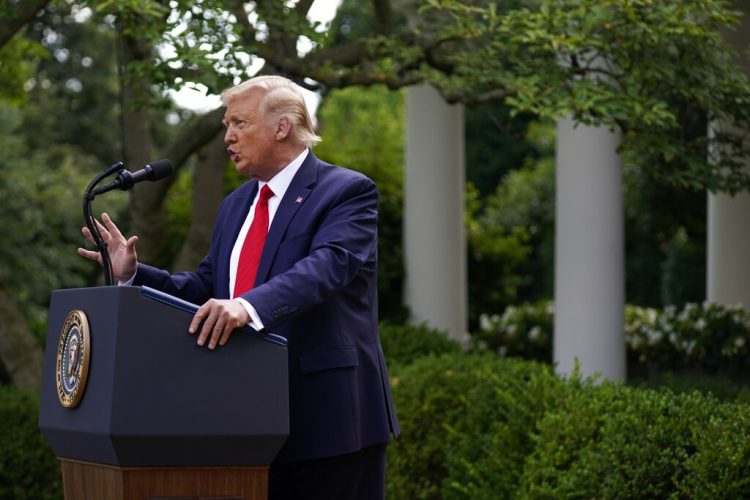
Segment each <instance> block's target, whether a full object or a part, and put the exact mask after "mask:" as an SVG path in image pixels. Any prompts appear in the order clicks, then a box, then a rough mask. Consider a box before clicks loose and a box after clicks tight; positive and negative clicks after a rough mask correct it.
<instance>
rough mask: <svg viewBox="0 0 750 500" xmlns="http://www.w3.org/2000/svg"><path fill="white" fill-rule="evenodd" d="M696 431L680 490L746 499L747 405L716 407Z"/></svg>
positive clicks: (749, 475)
mask: <svg viewBox="0 0 750 500" xmlns="http://www.w3.org/2000/svg"><path fill="white" fill-rule="evenodd" d="M696 434H697V435H696V438H695V445H696V452H695V454H693V455H692V456H690V457H689V458H688V459H687V462H686V467H687V471H688V473H687V474H686V475H685V476H684V477H683V478H682V480H681V481H680V483H679V484H678V487H679V489H680V491H681V492H682V493H683V494H685V495H687V496H688V497H689V498H750V406H747V405H744V404H738V405H729V404H725V405H722V406H721V407H718V408H716V409H715V412H714V415H713V416H712V417H711V418H710V419H709V421H708V422H707V424H706V425H705V426H704V427H703V428H702V429H700V430H699V432H697V433H696Z"/></svg>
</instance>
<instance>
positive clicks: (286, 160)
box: [79, 76, 399, 499]
mask: <svg viewBox="0 0 750 500" xmlns="http://www.w3.org/2000/svg"><path fill="white" fill-rule="evenodd" d="M222 102H223V103H224V104H225V105H226V107H227V108H226V113H225V115H224V124H225V125H226V134H225V138H224V140H225V142H226V143H227V145H228V149H227V151H228V153H229V156H230V158H231V160H232V161H234V163H235V167H236V169H237V171H238V172H240V173H242V174H244V175H246V176H247V177H249V178H250V181H249V182H247V183H245V184H244V185H242V186H241V187H240V188H238V189H237V190H236V191H234V192H233V193H232V194H230V195H229V196H228V197H227V198H226V199H225V200H224V202H223V203H222V205H221V207H220V209H219V213H218V216H217V220H216V224H215V227H214V232H213V237H212V240H211V248H210V251H209V254H208V255H207V256H206V257H205V258H204V259H203V261H202V262H201V263H200V265H199V266H198V269H197V270H196V271H195V272H190V273H177V274H170V273H168V272H166V271H163V270H160V269H156V268H154V267H151V266H148V265H146V264H142V263H139V262H138V261H137V256H136V249H135V244H136V241H137V239H138V238H137V236H132V237H130V238H128V239H126V238H125V237H124V236H123V235H122V234H121V232H120V231H119V230H118V228H117V226H116V225H115V224H114V223H113V222H112V220H111V219H110V218H109V217H108V216H107V215H106V214H103V215H102V222H103V227H102V236H103V238H104V240H105V241H106V242H107V243H108V247H109V250H110V254H111V260H112V267H113V275H114V277H115V278H117V279H118V280H119V281H120V282H121V283H125V284H133V285H148V286H151V287H154V288H157V289H160V290H162V291H164V292H167V293H170V294H173V295H176V296H178V297H181V298H183V299H185V300H188V301H191V302H194V303H197V304H202V306H201V307H200V309H199V310H198V312H197V313H196V314H195V316H194V318H193V320H192V322H191V324H190V327H189V331H190V333H193V334H197V335H198V338H197V343H198V344H199V345H201V346H203V345H207V347H208V348H209V349H214V348H217V347H218V346H224V345H225V344H227V342H228V340H229V338H230V336H231V334H232V331H233V330H234V329H235V328H237V327H239V326H243V325H246V324H250V325H251V326H253V327H254V328H256V329H257V330H261V331H270V332H274V333H277V334H280V335H283V336H284V337H286V338H287V340H288V349H289V406H290V409H289V411H290V435H289V438H288V440H287V442H286V443H285V445H284V447H283V448H282V450H281V452H280V453H279V455H278V457H277V458H276V460H275V461H274V463H273V464H272V465H271V468H270V473H269V497H270V498H271V499H287V498H288V499H304V498H321V499H323V498H326V499H346V498H351V499H367V498H383V497H384V481H385V448H386V444H387V442H388V441H389V439H390V435H391V434H393V435H398V433H399V426H398V422H397V420H396V415H395V413H394V410H393V403H392V399H391V392H390V387H389V382H388V374H387V371H386V366H385V361H384V359H383V352H382V348H381V346H380V340H379V337H378V319H377V290H376V281H377V279H376V274H377V232H376V227H377V190H376V188H375V185H374V184H373V182H372V181H371V180H370V179H368V178H367V177H365V176H363V175H361V174H359V173H356V172H353V171H351V170H347V169H344V168H341V167H337V166H334V165H330V164H328V163H325V162H322V161H320V160H319V159H318V158H316V157H315V155H313V153H312V151H310V147H311V146H313V145H314V144H315V143H316V142H318V141H319V140H320V138H319V137H318V136H317V135H315V132H314V130H313V126H312V121H311V119H310V116H309V114H308V112H307V109H306V107H305V103H304V99H303V97H302V94H301V92H300V90H299V88H298V87H297V86H296V85H295V84H294V83H292V82H291V81H289V80H287V79H286V78H282V77H277V76H262V77H257V78H253V79H251V80H248V81H246V82H244V83H242V84H240V85H238V86H236V87H233V88H231V89H229V90H227V91H225V92H224V93H223V94H222ZM259 227H261V228H262V229H259ZM266 227H267V229H266ZM83 232H84V235H85V236H86V237H87V238H88V239H89V240H91V234H90V233H89V232H88V229H86V228H84V229H83ZM79 254H81V255H82V256H84V257H87V258H90V259H93V260H98V261H99V262H101V257H100V256H99V254H98V253H97V252H93V251H89V250H85V249H79ZM252 255H254V257H248V256H252ZM224 348H226V349H231V343H230V344H228V345H227V346H226V347H224ZM238 397H242V395H241V394H239V395H238ZM216 425H218V426H220V425H221V422H216Z"/></svg>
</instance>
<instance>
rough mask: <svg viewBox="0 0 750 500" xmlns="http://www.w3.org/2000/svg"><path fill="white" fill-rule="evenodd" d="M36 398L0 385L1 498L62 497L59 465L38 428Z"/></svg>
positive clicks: (22, 499)
mask: <svg viewBox="0 0 750 500" xmlns="http://www.w3.org/2000/svg"><path fill="white" fill-rule="evenodd" d="M38 415H39V402H38V400H37V398H36V397H35V396H33V395H31V394H29V393H27V392H24V391H22V390H20V389H18V388H16V387H15V386H12V385H4V386H0V436H2V439H1V440H0V498H12V499H14V500H25V499H28V500H40V499H43V500H53V499H61V498H62V476H61V474H60V465H59V463H58V462H57V459H56V458H55V456H54V455H53V454H52V451H51V450H50V449H49V446H47V443H46V441H45V440H44V438H43V437H42V434H41V433H40V432H39V428H38V427H37V418H38Z"/></svg>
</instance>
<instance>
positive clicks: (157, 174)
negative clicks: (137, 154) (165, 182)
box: [146, 158, 174, 181]
mask: <svg viewBox="0 0 750 500" xmlns="http://www.w3.org/2000/svg"><path fill="white" fill-rule="evenodd" d="M146 166H147V167H151V171H150V172H149V174H148V177H147V179H148V180H150V181H158V180H159V179H163V178H165V177H169V176H170V175H172V172H173V171H174V168H173V167H172V162H171V161H169V160H167V159H166V158H165V159H162V160H156V161H155V162H153V163H149V164H148V165H146Z"/></svg>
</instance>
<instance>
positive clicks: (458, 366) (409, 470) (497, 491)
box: [387, 354, 563, 499]
mask: <svg viewBox="0 0 750 500" xmlns="http://www.w3.org/2000/svg"><path fill="white" fill-rule="evenodd" d="M562 385H563V383H562V382H561V381H560V380H559V379H558V378H557V377H556V376H554V374H553V373H552V372H551V369H550V368H549V367H548V366H544V365H539V364H535V363H529V362H524V361H520V360H510V359H502V358H498V357H495V356H490V355H484V356H472V355H465V354H448V355H443V356H440V357H434V356H428V357H424V358H421V359H419V360H417V361H415V362H414V363H412V364H411V365H409V366H405V367H403V369H402V370H401V371H400V372H399V375H398V376H397V377H394V379H393V392H394V399H395V404H396V408H397V411H398V414H399V421H400V423H401V429H402V435H401V437H400V438H399V439H398V440H396V441H395V442H394V443H392V444H391V446H390V447H389V455H388V484H387V491H388V497H389V498H396V499H400V498H410V499H412V498H422V499H431V498H502V497H503V496H505V495H510V494H511V492H513V491H514V489H515V488H516V486H517V483H518V478H519V477H520V474H521V467H522V464H523V458H524V457H525V455H526V454H528V453H530V452H531V450H532V447H533V442H532V441H531V439H530V434H531V432H532V431H533V429H534V427H535V423H536V421H537V420H538V419H539V418H541V416H542V415H543V412H544V411H545V409H546V408H547V407H548V406H549V405H550V404H551V403H550V401H551V400H553V399H555V398H557V397H559V396H558V395H559V393H560V388H561V386H562Z"/></svg>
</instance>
